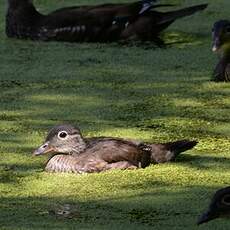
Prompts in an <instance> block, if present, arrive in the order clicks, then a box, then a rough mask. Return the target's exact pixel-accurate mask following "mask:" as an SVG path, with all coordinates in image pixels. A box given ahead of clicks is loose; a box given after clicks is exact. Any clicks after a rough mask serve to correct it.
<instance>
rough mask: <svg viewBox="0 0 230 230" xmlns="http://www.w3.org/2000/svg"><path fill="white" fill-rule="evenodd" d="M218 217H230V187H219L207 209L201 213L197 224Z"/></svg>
mask: <svg viewBox="0 0 230 230" xmlns="http://www.w3.org/2000/svg"><path fill="white" fill-rule="evenodd" d="M220 217H228V218H229V217H230V187H226V188H223V189H220V190H218V191H217V192H216V193H215V194H214V196H213V198H212V200H211V203H210V205H209V208H208V210H207V211H206V212H205V213H204V214H203V215H201V217H200V218H199V220H198V222H197V224H198V225H199V224H203V223H206V222H208V221H210V220H213V219H216V218H220Z"/></svg>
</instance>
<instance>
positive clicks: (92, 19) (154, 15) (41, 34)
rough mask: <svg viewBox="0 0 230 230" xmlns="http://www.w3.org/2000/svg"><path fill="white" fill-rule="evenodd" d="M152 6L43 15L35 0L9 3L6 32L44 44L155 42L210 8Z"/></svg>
mask: <svg viewBox="0 0 230 230" xmlns="http://www.w3.org/2000/svg"><path fill="white" fill-rule="evenodd" d="M152 2H153V1H152V0H143V1H137V2H133V3H117V4H101V5H81V6H70V7H64V8H60V9H57V10H55V11H53V12H51V13H49V14H47V15H44V14H42V13H40V12H39V11H38V10H37V9H36V8H35V6H34V4H33V1H32V0H20V1H18V0H8V7H7V13H6V23H5V24H6V27H5V31H6V35H7V36H8V37H9V38H19V39H32V40H42V41H65V42H115V41H121V40H122V41H126V40H128V41H130V40H140V41H154V40H158V36H159V33H160V32H161V31H162V30H164V29H166V28H167V27H168V26H169V25H170V24H172V23H173V22H174V21H175V20H176V19H178V18H181V17H185V16H189V15H192V14H194V13H196V12H198V11H202V10H204V9H205V8H206V7H207V4H200V5H195V6H191V7H186V8H183V9H180V10H174V11H168V12H159V11H155V10H153V9H155V8H159V7H163V6H172V5H170V4H153V3H152Z"/></svg>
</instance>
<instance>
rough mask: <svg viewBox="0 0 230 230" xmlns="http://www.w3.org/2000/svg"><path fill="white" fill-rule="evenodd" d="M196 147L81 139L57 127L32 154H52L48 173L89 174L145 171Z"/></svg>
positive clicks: (67, 128)
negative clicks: (149, 166)
mask: <svg viewBox="0 0 230 230" xmlns="http://www.w3.org/2000/svg"><path fill="white" fill-rule="evenodd" d="M196 144H197V142H196V141H186V140H182V141H177V142H172V143H166V144H145V143H141V142H136V141H131V140H124V139H121V138H112V137H94V138H83V136H82V134H81V132H80V130H79V129H78V128H76V127H74V126H72V125H59V126H55V127H53V128H52V129H51V130H50V132H49V133H48V135H47V137H46V140H45V143H44V144H42V145H41V146H40V147H39V148H38V149H36V150H35V151H34V155H41V154H45V153H49V152H53V154H52V155H51V157H50V159H49V160H48V162H47V164H46V167H45V170H46V171H48V172H73V173H90V172H101V171H105V170H109V169H136V168H140V167H141V168H145V167H146V166H148V165H149V164H150V163H163V162H168V161H172V160H174V159H175V157H176V156H177V155H178V154H179V153H180V152H182V151H185V150H188V149H191V148H192V147H193V146H195V145H196Z"/></svg>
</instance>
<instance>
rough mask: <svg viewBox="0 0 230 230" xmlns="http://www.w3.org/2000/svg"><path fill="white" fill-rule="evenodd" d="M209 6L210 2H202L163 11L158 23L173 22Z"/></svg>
mask: <svg viewBox="0 0 230 230" xmlns="http://www.w3.org/2000/svg"><path fill="white" fill-rule="evenodd" d="M207 6H208V4H200V5H195V6H190V7H186V8H183V9H180V10H175V11H170V12H165V13H162V18H161V20H159V23H158V24H163V23H167V22H172V21H174V20H176V19H178V18H182V17H185V16H189V15H192V14H194V13H196V12H198V11H202V10H204V9H205V8H206V7H207Z"/></svg>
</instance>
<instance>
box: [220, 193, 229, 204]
mask: <svg viewBox="0 0 230 230" xmlns="http://www.w3.org/2000/svg"><path fill="white" fill-rule="evenodd" d="M221 203H222V204H225V205H230V195H225V196H224V197H223V198H222V199H221Z"/></svg>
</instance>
